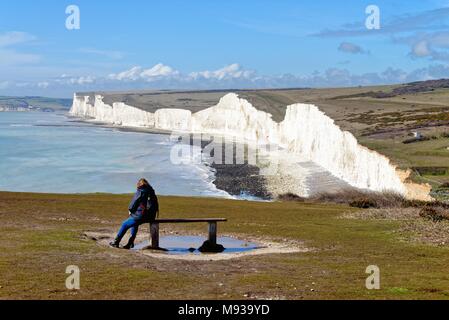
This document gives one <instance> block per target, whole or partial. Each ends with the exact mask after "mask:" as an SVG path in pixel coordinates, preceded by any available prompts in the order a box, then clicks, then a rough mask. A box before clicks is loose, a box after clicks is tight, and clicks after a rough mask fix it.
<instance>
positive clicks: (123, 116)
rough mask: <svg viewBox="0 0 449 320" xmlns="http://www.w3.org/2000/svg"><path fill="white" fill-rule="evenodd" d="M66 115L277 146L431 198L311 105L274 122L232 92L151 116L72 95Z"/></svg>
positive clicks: (344, 173)
mask: <svg viewBox="0 0 449 320" xmlns="http://www.w3.org/2000/svg"><path fill="white" fill-rule="evenodd" d="M70 114H72V115H74V116H78V117H83V118H91V119H94V120H96V121H101V122H105V123H109V124H115V125H122V126H132V127H147V128H154V129H163V130H173V131H186V132H195V133H200V132H201V133H208V134H218V135H224V136H232V137H237V138H240V139H242V140H249V141H254V142H255V143H257V144H267V143H271V144H277V145H279V146H280V147H282V148H285V149H286V150H288V152H289V154H293V155H295V154H296V155H297V156H298V158H301V159H302V160H303V161H312V162H314V163H316V164H318V165H319V166H321V167H323V168H324V169H326V170H328V171H329V172H330V173H332V174H333V175H334V176H336V177H338V178H340V179H342V180H344V181H345V182H347V183H348V184H349V185H351V186H354V187H357V188H361V189H369V190H372V191H379V192H382V191H392V192H396V193H399V194H402V195H405V196H407V197H409V198H419V199H429V196H428V191H429V190H428V188H423V187H422V186H421V189H419V187H417V185H415V184H409V183H405V182H404V181H405V180H406V178H407V176H408V175H407V173H404V172H402V171H399V170H397V169H396V167H395V166H394V165H392V164H391V163H390V160H389V159H388V158H386V157H385V156H383V155H381V154H379V153H377V152H375V151H372V150H369V149H367V148H366V147H363V146H361V145H359V144H358V142H357V140H356V138H355V137H354V136H353V135H352V134H351V133H349V132H346V131H342V130H341V129H340V128H339V127H338V126H337V125H336V124H335V123H334V121H333V120H332V119H331V118H329V117H328V116H326V115H325V114H324V113H323V112H322V111H320V110H319V109H318V108H317V107H316V106H314V105H308V104H294V105H291V106H288V107H287V112H286V116H285V119H284V121H282V122H281V123H277V122H275V121H273V120H272V119H271V115H270V114H268V113H266V112H263V111H260V110H257V109H256V108H254V107H253V106H252V105H251V104H250V103H249V102H248V101H246V100H244V99H240V98H239V97H238V96H237V95H236V94H232V93H231V94H227V95H226V96H224V97H223V98H222V99H221V100H220V102H219V103H218V104H217V105H216V106H213V107H211V108H208V109H205V110H202V111H199V112H197V113H194V114H192V113H191V112H190V111H188V110H183V109H159V110H157V111H156V112H155V113H154V114H153V113H150V112H146V111H143V110H140V109H137V108H135V107H132V106H128V105H126V104H124V103H114V104H113V105H112V106H109V105H107V104H105V103H104V102H103V97H101V96H99V95H97V96H96V97H95V101H94V102H93V104H91V102H90V101H89V98H88V97H78V96H76V95H75V97H74V100H73V106H72V109H71V110H70ZM418 189H419V190H418Z"/></svg>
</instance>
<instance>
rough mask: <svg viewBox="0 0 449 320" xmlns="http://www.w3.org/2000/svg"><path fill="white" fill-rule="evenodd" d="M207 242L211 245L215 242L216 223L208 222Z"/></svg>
mask: <svg viewBox="0 0 449 320" xmlns="http://www.w3.org/2000/svg"><path fill="white" fill-rule="evenodd" d="M209 242H210V243H211V244H212V245H215V244H217V223H216V222H209Z"/></svg>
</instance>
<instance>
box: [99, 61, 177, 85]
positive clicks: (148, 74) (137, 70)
mask: <svg viewBox="0 0 449 320" xmlns="http://www.w3.org/2000/svg"><path fill="white" fill-rule="evenodd" d="M179 74H180V73H179V71H177V70H174V69H173V68H172V67H169V66H166V65H164V64H162V63H158V64H156V65H155V66H153V67H151V68H149V69H143V68H142V67H140V66H135V67H132V68H131V69H129V70H125V71H123V72H120V73H113V74H110V75H109V76H108V78H109V79H111V80H117V81H138V80H143V81H148V82H151V81H155V80H160V79H163V78H170V77H175V76H178V75H179Z"/></svg>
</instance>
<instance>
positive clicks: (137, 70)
mask: <svg viewBox="0 0 449 320" xmlns="http://www.w3.org/2000/svg"><path fill="white" fill-rule="evenodd" d="M141 73H142V67H132V68H131V69H129V70H126V71H123V72H120V73H117V74H115V73H112V74H110V75H109V79H111V80H118V81H135V80H137V79H139V77H140V74H141Z"/></svg>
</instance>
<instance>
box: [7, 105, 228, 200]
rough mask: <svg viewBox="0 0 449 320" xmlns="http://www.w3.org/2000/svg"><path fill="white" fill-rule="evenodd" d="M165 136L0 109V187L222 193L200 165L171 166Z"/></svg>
mask: <svg viewBox="0 0 449 320" xmlns="http://www.w3.org/2000/svg"><path fill="white" fill-rule="evenodd" d="M173 144H174V143H173V142H171V141H170V139H169V136H167V135H160V134H148V133H135V132H124V131H120V130H117V129H113V128H102V127H99V126H95V125H91V124H86V123H79V122H75V121H73V120H70V119H68V118H66V117H65V116H64V115H58V114H54V113H20V112H11V113H9V112H0V190H2V191H24V192H51V193H93V192H107V193H132V192H134V190H135V183H136V181H137V180H138V179H139V178H140V177H146V178H148V179H149V180H150V183H151V184H152V185H153V186H154V188H155V189H156V192H157V193H158V194H164V195H189V196H223V197H228V194H227V193H225V192H223V191H220V190H217V189H216V188H215V186H214V185H213V184H212V183H211V181H212V180H213V172H212V171H211V170H210V169H209V168H208V167H207V166H204V165H194V164H188V165H174V164H172V163H171V161H170V150H171V147H172V146H173Z"/></svg>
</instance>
